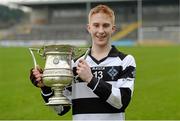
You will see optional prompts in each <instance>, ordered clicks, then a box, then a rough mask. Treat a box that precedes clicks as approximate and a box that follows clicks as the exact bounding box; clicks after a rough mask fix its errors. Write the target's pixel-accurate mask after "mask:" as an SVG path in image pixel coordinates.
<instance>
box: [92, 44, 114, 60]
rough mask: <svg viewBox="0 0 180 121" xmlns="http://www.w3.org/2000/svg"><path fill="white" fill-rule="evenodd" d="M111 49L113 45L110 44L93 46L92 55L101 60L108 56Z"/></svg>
mask: <svg viewBox="0 0 180 121" xmlns="http://www.w3.org/2000/svg"><path fill="white" fill-rule="evenodd" d="M110 50H111V45H110V44H108V45H106V46H96V45H94V46H92V50H91V55H92V56H93V57H94V58H96V59H97V60H101V59H102V58H104V57H106V56H107V55H108V54H109V51H110Z"/></svg>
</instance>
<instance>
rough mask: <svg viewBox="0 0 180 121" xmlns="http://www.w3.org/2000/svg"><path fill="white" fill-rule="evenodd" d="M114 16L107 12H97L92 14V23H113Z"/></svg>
mask: <svg viewBox="0 0 180 121" xmlns="http://www.w3.org/2000/svg"><path fill="white" fill-rule="evenodd" d="M112 21H113V20H112V17H111V16H109V15H108V14H105V13H95V14H93V15H91V17H90V20H89V22H90V23H110V24H111V23H112Z"/></svg>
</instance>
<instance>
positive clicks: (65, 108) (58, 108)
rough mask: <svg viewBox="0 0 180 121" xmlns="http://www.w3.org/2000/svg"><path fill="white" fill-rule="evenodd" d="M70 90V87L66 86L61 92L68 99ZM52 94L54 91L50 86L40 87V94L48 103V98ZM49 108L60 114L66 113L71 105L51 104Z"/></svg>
mask: <svg viewBox="0 0 180 121" xmlns="http://www.w3.org/2000/svg"><path fill="white" fill-rule="evenodd" d="M70 91H71V87H68V88H66V89H65V90H64V92H63V94H64V95H65V96H67V97H68V99H69V98H70ZM53 94H54V93H53V91H52V90H51V88H50V87H46V86H45V87H43V88H41V95H42V97H43V99H44V101H45V102H46V103H48V99H49V98H50V97H51V96H53ZM51 108H53V110H54V111H55V112H56V113H57V114H58V115H60V116H62V115H64V114H66V113H67V112H68V111H69V110H70V109H71V106H62V105H53V106H51Z"/></svg>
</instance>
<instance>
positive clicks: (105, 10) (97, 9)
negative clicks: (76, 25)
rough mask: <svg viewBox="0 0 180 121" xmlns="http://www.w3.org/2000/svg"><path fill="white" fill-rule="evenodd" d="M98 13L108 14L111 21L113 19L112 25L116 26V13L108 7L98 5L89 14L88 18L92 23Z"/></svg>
mask: <svg viewBox="0 0 180 121" xmlns="http://www.w3.org/2000/svg"><path fill="white" fill-rule="evenodd" d="M96 13H104V14H107V15H108V16H109V17H110V18H111V19H112V23H113V24H115V15H114V11H113V10H112V9H111V8H110V7H108V6H106V5H98V6H96V7H94V8H92V9H91V10H90V12H89V16H88V20H89V22H90V19H91V16H92V15H94V14H96Z"/></svg>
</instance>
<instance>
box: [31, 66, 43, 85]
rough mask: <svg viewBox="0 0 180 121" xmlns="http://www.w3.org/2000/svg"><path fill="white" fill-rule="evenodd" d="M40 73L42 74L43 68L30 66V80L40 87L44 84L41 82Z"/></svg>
mask: <svg viewBox="0 0 180 121" xmlns="http://www.w3.org/2000/svg"><path fill="white" fill-rule="evenodd" d="M42 74H43V70H42V69H41V68H40V67H37V68H36V69H35V68H32V69H31V70H30V80H31V82H32V83H33V85H34V86H36V87H40V88H41V87H44V86H45V85H44V84H43V80H42Z"/></svg>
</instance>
